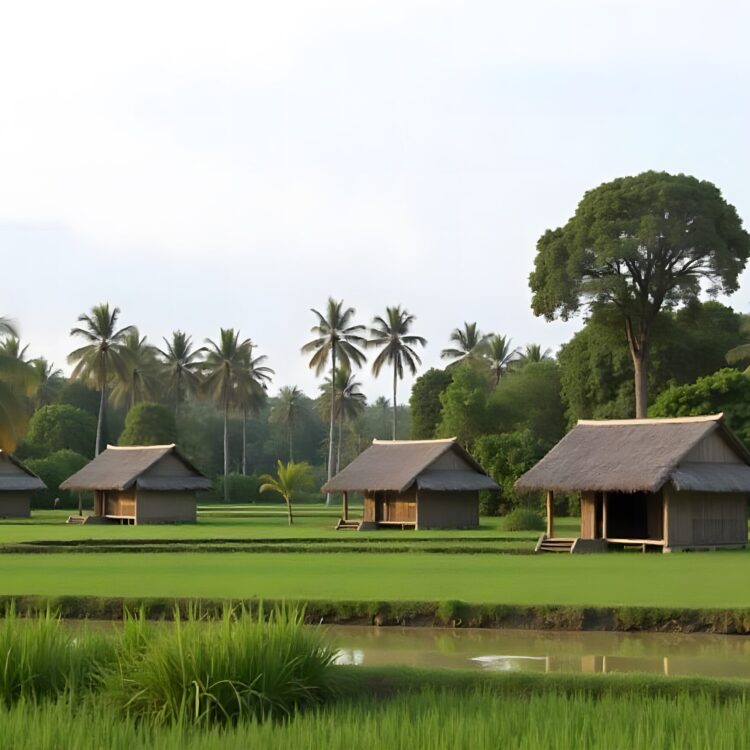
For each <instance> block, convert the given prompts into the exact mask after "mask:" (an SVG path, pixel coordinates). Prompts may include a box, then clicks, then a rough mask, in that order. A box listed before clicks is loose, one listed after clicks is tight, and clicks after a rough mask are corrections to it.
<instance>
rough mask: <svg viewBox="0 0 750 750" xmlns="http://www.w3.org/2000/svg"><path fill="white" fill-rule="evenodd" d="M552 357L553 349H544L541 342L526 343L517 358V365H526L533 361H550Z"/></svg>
mask: <svg viewBox="0 0 750 750" xmlns="http://www.w3.org/2000/svg"><path fill="white" fill-rule="evenodd" d="M551 359H553V357H552V349H544V350H542V347H541V346H540V345H539V344H526V347H525V348H524V350H523V351H522V352H521V354H520V356H519V357H518V358H517V359H516V362H515V365H516V366H517V367H525V366H526V365H529V364H531V363H532V362H549V361H550V360H551Z"/></svg>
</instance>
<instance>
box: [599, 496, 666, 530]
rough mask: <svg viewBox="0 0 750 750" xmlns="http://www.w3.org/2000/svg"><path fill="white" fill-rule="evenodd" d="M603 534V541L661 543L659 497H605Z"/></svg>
mask: <svg viewBox="0 0 750 750" xmlns="http://www.w3.org/2000/svg"><path fill="white" fill-rule="evenodd" d="M605 533H606V537H607V539H653V540H661V539H662V538H663V536H664V529H663V499H662V495H661V493H651V492H609V493H607V499H606V532H605Z"/></svg>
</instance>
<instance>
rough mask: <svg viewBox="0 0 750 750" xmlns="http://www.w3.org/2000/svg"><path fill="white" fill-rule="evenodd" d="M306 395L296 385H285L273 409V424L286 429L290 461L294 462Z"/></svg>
mask: <svg viewBox="0 0 750 750" xmlns="http://www.w3.org/2000/svg"><path fill="white" fill-rule="evenodd" d="M305 401H306V399H305V394H304V393H302V391H301V390H300V389H299V388H297V386H296V385H285V386H284V387H283V388H281V390H280V391H279V395H278V396H277V397H276V401H275V403H274V405H273V406H272V407H271V417H270V420H271V422H274V423H275V424H280V425H283V426H284V427H286V430H287V434H288V435H289V461H290V462H293V461H294V430H295V429H296V427H297V425H298V424H299V422H300V420H301V419H302V417H303V416H304V413H305Z"/></svg>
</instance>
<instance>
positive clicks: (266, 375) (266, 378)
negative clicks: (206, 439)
mask: <svg viewBox="0 0 750 750" xmlns="http://www.w3.org/2000/svg"><path fill="white" fill-rule="evenodd" d="M245 356H246V360H245V375H244V377H242V378H240V379H239V380H238V381H237V386H236V389H235V398H234V402H235V406H236V407H237V408H238V409H239V410H240V411H241V412H242V474H243V475H246V474H247V418H248V415H249V414H253V415H257V414H259V413H260V410H261V408H262V407H263V405H264V404H265V403H266V399H267V398H268V394H267V390H268V384H269V383H270V382H271V376H272V375H274V374H275V373H274V371H273V370H272V369H271V368H270V367H268V366H267V365H264V364H263V363H264V362H265V361H266V360H267V359H268V357H266V356H265V354H264V355H261V356H260V357H253V343H252V341H250V342H249V344H248V346H247V350H246V353H245Z"/></svg>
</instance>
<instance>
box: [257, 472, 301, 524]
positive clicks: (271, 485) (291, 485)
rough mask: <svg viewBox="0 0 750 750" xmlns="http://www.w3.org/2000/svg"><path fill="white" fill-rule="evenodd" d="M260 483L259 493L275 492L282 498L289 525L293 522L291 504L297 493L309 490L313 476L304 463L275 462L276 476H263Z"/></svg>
mask: <svg viewBox="0 0 750 750" xmlns="http://www.w3.org/2000/svg"><path fill="white" fill-rule="evenodd" d="M260 481H261V482H262V484H261V485H260V492H261V493H263V492H275V493H276V494H278V495H281V497H283V498H284V502H285V503H286V509H287V516H288V518H289V525H290V526H291V525H292V523H293V522H294V518H293V515H292V503H293V501H294V499H295V495H296V494H297V493H299V492H305V491H306V490H309V489H311V487H312V485H313V475H312V471H311V468H310V467H309V466H308V465H307V464H306V463H299V464H295V463H293V462H292V461H290V462H289V463H287V464H284V463H282V462H281V461H277V462H276V476H275V477H273V476H271V475H270V474H264V475H263V476H262V477H261V478H260Z"/></svg>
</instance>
